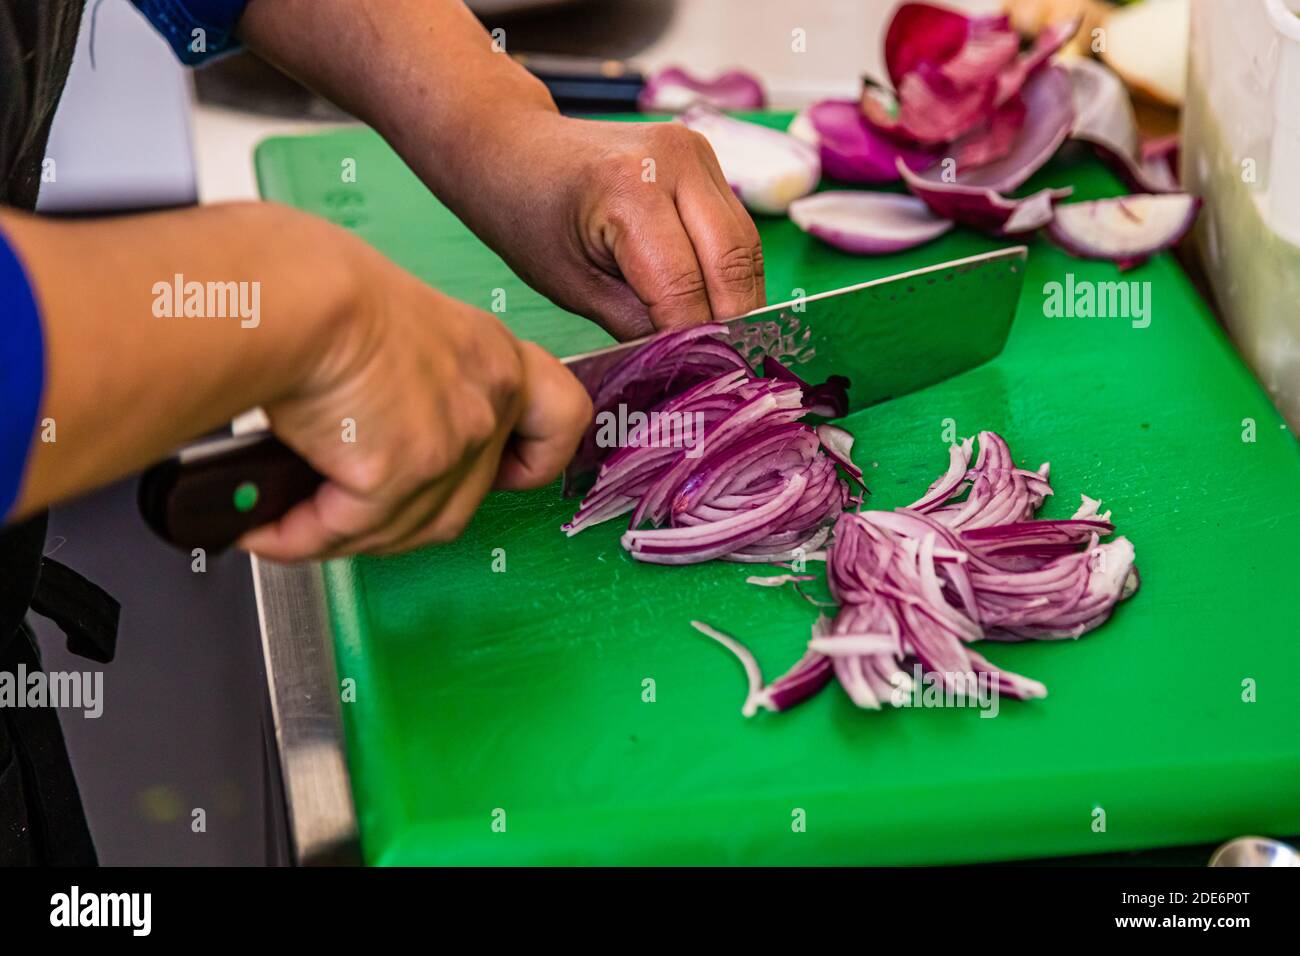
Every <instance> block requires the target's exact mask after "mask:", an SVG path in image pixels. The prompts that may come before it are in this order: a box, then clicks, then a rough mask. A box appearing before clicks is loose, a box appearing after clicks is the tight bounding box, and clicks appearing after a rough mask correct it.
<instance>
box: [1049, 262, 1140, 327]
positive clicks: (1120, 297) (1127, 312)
mask: <svg viewBox="0 0 1300 956" xmlns="http://www.w3.org/2000/svg"><path fill="white" fill-rule="evenodd" d="M1043 315H1044V316H1046V317H1047V318H1049V319H1129V320H1130V322H1131V323H1132V325H1133V328H1135V329H1145V328H1146V327H1147V326H1149V325H1150V324H1151V283H1150V282H1145V281H1143V282H1138V281H1115V282H1093V281H1091V280H1088V279H1075V277H1074V273H1073V272H1067V273H1066V274H1065V281H1064V282H1048V283H1046V284H1044V286H1043Z"/></svg>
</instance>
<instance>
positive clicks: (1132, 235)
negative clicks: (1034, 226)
mask: <svg viewBox="0 0 1300 956" xmlns="http://www.w3.org/2000/svg"><path fill="white" fill-rule="evenodd" d="M1200 208H1201V201H1200V200H1199V199H1197V198H1196V197H1195V196H1189V195H1188V194H1186V193H1172V194H1163V195H1131V196H1117V197H1115V198H1113V199H1097V200H1093V201H1092V202H1077V203H1068V204H1066V205H1062V206H1058V207H1057V208H1056V216H1055V217H1054V218H1053V220H1052V223H1051V225H1050V226H1049V227H1048V229H1047V235H1048V236H1049V237H1050V238H1051V239H1052V241H1053V242H1055V243H1056V244H1057V245H1058V246H1060V247H1061V248H1062V249H1065V250H1066V251H1067V252H1069V253H1071V254H1072V255H1076V256H1081V257H1083V258H1085V259H1109V260H1110V261H1112V262H1117V263H1120V264H1121V268H1129V267H1132V266H1134V265H1138V264H1140V263H1142V262H1145V261H1146V260H1147V259H1148V258H1150V257H1151V256H1153V255H1155V254H1156V253H1157V252H1161V251H1163V250H1165V249H1168V248H1170V247H1171V246H1173V245H1174V244H1176V243H1177V242H1178V240H1180V239H1181V238H1182V237H1183V236H1184V235H1185V234H1186V233H1187V231H1188V230H1189V229H1191V228H1192V223H1193V222H1195V221H1196V214H1197V212H1198V211H1199V210H1200Z"/></svg>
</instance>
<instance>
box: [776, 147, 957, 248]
mask: <svg viewBox="0 0 1300 956" xmlns="http://www.w3.org/2000/svg"><path fill="white" fill-rule="evenodd" d="M898 168H899V169H906V168H907V167H906V164H904V162H903V161H902V160H901V159H900V160H899V161H898ZM909 175H910V172H909ZM790 218H791V220H793V221H794V224H795V225H796V226H798V227H799V228H800V229H802V230H803V231H804V232H806V233H808V234H809V235H812V236H816V237H817V238H818V239H821V240H822V241H823V242H826V243H828V244H829V245H832V246H834V247H835V248H837V249H842V250H844V251H845V252H851V253H854V254H855V255H869V256H878V255H888V254H890V253H893V252H899V251H901V250H903V249H910V248H912V247H913V246H919V245H921V244H922V243H926V242H930V241H931V240H933V239H937V238H938V237H939V236H942V235H943V234H944V233H945V232H947V231H948V230H950V229H951V228H952V225H953V224H952V222H951V221H950V220H948V219H946V218H942V217H940V216H937V215H934V214H933V213H932V212H931V211H930V210H929V209H927V208H926V203H924V202H922V201H921V200H920V199H917V198H915V197H913V196H903V195H899V194H898V193H875V192H850V191H843V192H841V191H830V192H821V193H817V194H816V195H813V196H809V197H808V198H806V199H800V200H797V201H796V202H794V203H791V205H790Z"/></svg>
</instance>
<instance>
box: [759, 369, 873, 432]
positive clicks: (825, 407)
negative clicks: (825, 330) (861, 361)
mask: <svg viewBox="0 0 1300 956" xmlns="http://www.w3.org/2000/svg"><path fill="white" fill-rule="evenodd" d="M763 376H764V377H765V378H775V379H780V380H782V381H785V382H792V383H793V384H794V385H796V386H798V388H799V391H801V392H802V393H803V407H804V408H806V409H807V410H808V411H809V413H810V414H813V415H821V416H822V417H823V418H841V417H843V416H844V415H847V414H848V413H849V388H850V387H851V386H852V385H853V383H852V382H850V381H849V380H848V379H847V378H845V377H844V376H843V375H832V376H831V377H830V378H828V379H827V380H826V381H825V382H823V383H822V384H821V385H809V384H808V383H807V382H805V381H804V380H803V379H802V378H800V377H799V376H798V375H796V374H795V373H794V371H793V370H792V369H791V368H790V367H789V366H788V365H785V364H784V363H783V362H781V361H780V359H777V358H776V357H774V356H771V355H766V356H764V357H763Z"/></svg>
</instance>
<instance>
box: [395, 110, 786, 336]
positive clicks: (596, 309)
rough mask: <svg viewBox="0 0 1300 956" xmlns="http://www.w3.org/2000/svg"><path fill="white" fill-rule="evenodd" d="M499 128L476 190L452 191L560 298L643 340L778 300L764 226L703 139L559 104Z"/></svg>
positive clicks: (461, 209)
mask: <svg viewBox="0 0 1300 956" xmlns="http://www.w3.org/2000/svg"><path fill="white" fill-rule="evenodd" d="M494 125H498V126H500V127H501V128H502V134H501V136H500V137H493V136H492V135H484V131H481V130H476V131H475V136H474V139H475V148H474V150H473V156H474V160H475V162H474V166H475V169H476V171H477V178H476V182H475V186H474V188H473V189H471V190H467V191H466V192H465V193H463V194H461V195H460V196H459V197H456V196H452V197H445V198H450V200H451V203H452V205H453V208H454V209H455V211H456V212H457V213H458V214H459V215H460V216H461V218H463V219H464V220H465V221H466V222H467V223H469V225H470V226H471V227H472V228H473V229H474V230H475V232H477V233H478V234H479V235H480V236H482V237H483V238H484V239H485V240H486V241H487V242H488V244H489V245H491V246H492V247H493V248H494V249H496V250H497V252H498V253H500V254H501V256H502V257H503V258H504V259H505V260H506V262H507V263H508V264H509V265H510V267H511V268H512V269H514V270H515V271H516V272H517V273H518V274H519V275H520V276H521V277H522V278H523V279H524V280H525V281H527V282H528V283H529V284H530V285H531V286H533V287H534V288H535V289H537V290H539V291H540V292H542V293H543V294H545V295H546V296H547V297H549V298H550V299H551V300H552V301H554V302H555V303H556V304H558V305H560V306H562V307H563V308H565V309H568V310H569V311H572V312H577V313H578V314H580V315H585V316H588V317H589V318H592V319H593V320H595V321H596V322H598V323H599V324H600V325H602V326H603V327H604V328H606V329H607V330H608V331H609V332H610V333H612V334H613V335H615V336H616V337H618V338H620V339H630V338H636V337H638V336H641V335H647V334H649V333H650V332H653V331H655V330H659V329H673V328H681V327H684V326H689V325H696V324H699V323H701V322H707V321H709V320H710V319H711V318H717V319H727V318H732V317H734V316H737V315H741V314H743V313H745V312H748V311H750V310H751V309H755V308H758V307H760V306H762V305H763V304H764V302H765V301H766V294H765V291H764V283H763V247H762V243H761V242H760V240H759V236H758V230H757V228H755V226H754V222H753V220H752V219H751V218H750V217H749V213H748V212H746V210H745V208H744V206H742V205H741V204H740V200H739V199H737V198H736V196H735V194H734V193H733V192H732V191H731V188H730V187H729V186H728V185H727V181H726V179H725V178H724V177H723V175H722V170H721V169H720V168H719V167H718V161H717V159H715V158H714V155H713V150H712V148H710V146H709V144H708V141H707V140H706V139H705V138H704V137H703V136H701V135H699V134H698V133H695V132H693V131H692V130H689V129H687V128H686V127H684V126H682V125H681V124H679V123H619V122H598V121H592V120H579V119H572V118H569V117H564V116H561V115H559V114H557V113H555V112H552V111H549V110H531V111H528V112H527V113H526V114H525V115H523V116H512V117H510V118H508V119H505V120H503V121H502V122H500V123H496V124H494ZM417 171H418V170H417ZM457 198H459V200H460V201H459V202H458V201H457Z"/></svg>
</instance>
